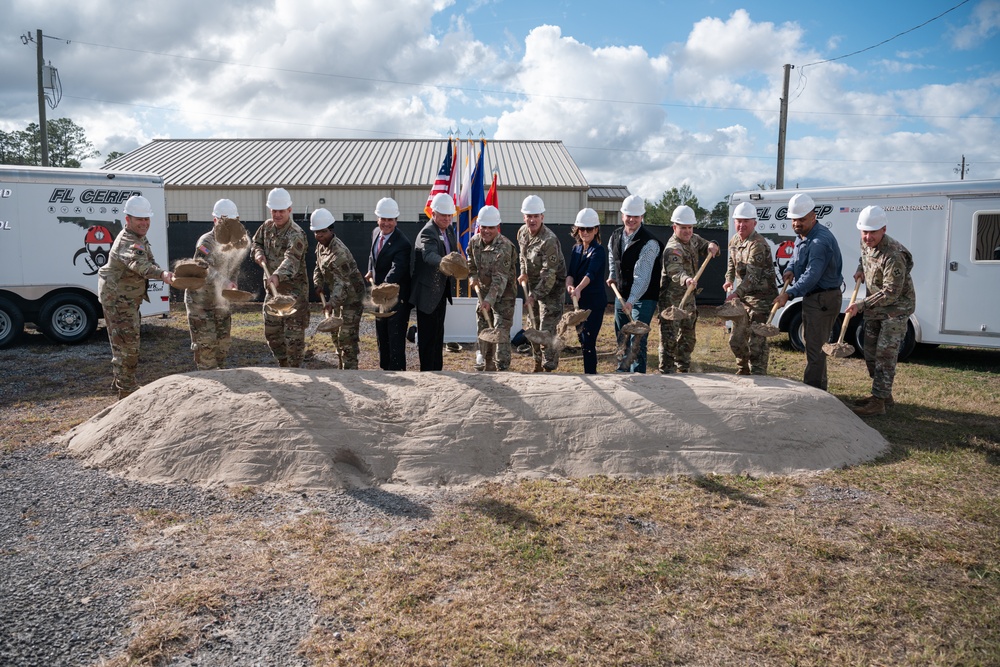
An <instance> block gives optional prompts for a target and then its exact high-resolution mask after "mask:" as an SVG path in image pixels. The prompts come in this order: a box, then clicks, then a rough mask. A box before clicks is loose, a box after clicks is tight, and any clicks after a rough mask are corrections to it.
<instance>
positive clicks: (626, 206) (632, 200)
mask: <svg viewBox="0 0 1000 667" xmlns="http://www.w3.org/2000/svg"><path fill="white" fill-rule="evenodd" d="M622 213H624V214H625V215H632V216H638V215H646V200H645V199H643V198H642V197H640V196H639V195H629V196H628V197H625V201H623V202H622Z"/></svg>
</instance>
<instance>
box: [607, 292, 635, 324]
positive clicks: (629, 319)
mask: <svg viewBox="0 0 1000 667" xmlns="http://www.w3.org/2000/svg"><path fill="white" fill-rule="evenodd" d="M611 289H612V290H614V292H615V296H616V297H618V300H619V301H621V302H622V303H625V297H623V296H622V293H621V292H619V291H618V285H616V284H615V283H611ZM622 312H623V313H625V317H627V318H628V321H629V322H634V321H635V320H633V319H632V313H628V312H625V311H624V310H623V311H622Z"/></svg>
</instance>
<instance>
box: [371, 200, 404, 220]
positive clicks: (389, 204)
mask: <svg viewBox="0 0 1000 667" xmlns="http://www.w3.org/2000/svg"><path fill="white" fill-rule="evenodd" d="M375 215H377V216H378V217H380V218H398V217H399V205H398V204H397V203H396V200H395V199H393V198H392V197H382V198H381V199H379V200H378V203H377V204H375Z"/></svg>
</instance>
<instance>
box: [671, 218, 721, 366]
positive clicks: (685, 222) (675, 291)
mask: <svg viewBox="0 0 1000 667" xmlns="http://www.w3.org/2000/svg"><path fill="white" fill-rule="evenodd" d="M670 220H671V221H672V222H673V223H674V225H673V229H674V233H673V235H672V236H671V237H670V238H669V239H668V240H667V245H666V246H665V247H664V248H663V262H662V265H663V268H662V271H661V274H660V301H659V309H660V310H661V311H663V310H664V309H666V308H669V307H670V306H678V307H679V306H680V305H681V301H683V300H684V293H685V292H686V291H687V289H688V288H689V287H693V288H695V289H697V288H698V281H697V280H695V279H694V274H696V273H697V272H698V267H699V266H700V265H701V263H702V262H703V261H704V260H705V257H707V256H708V255H709V254H711V255H712V256H713V257H717V256H718V255H719V245H718V244H717V243H716V242H715V241H708V240H706V239H704V238H702V237H701V236H698V235H697V234H695V233H694V223H695V216H694V211H693V210H692V209H691V207H689V206H683V205H682V206H678V207H677V208H675V209H674V212H673V213H672V214H671V216H670ZM684 310H686V311H688V312H690V313H691V316H690V317H687V318H682V319H678V320H664V319H662V318H660V372H661V373H664V374H667V373H673V372H674V370H676V371H677V372H678V373H687V372H688V371H689V370H690V368H691V353H692V352H693V351H694V345H695V342H696V338H695V324H697V322H698V305H697V304H696V303H695V298H694V295H692V297H691V298H689V299H688V301H687V303H686V304H684Z"/></svg>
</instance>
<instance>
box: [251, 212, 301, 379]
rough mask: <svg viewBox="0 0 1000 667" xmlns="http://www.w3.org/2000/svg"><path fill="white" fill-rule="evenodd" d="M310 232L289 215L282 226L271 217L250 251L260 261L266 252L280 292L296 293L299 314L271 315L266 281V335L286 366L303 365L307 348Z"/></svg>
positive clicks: (273, 350)
mask: <svg viewBox="0 0 1000 667" xmlns="http://www.w3.org/2000/svg"><path fill="white" fill-rule="evenodd" d="M308 248H309V243H308V241H307V240H306V233H305V232H304V231H302V228H301V227H299V226H298V224H297V223H296V222H295V221H294V220H291V219H289V221H288V223H287V224H286V225H285V226H284V228H283V229H278V228H277V226H275V224H274V221H273V220H271V219H270V218H269V219H268V220H266V221H265V222H264V224H263V225H261V226H260V227H259V228H258V229H257V231H256V233H254V235H253V243H252V244H251V249H250V253H251V256H252V257H253V258H254V261H257V257H258V255H260V254H263V256H264V258H265V261H266V263H267V270H268V271H270V272H271V274H272V275H276V276H278V279H279V280H280V281H281V283H282V285H281V288H280V292H281V293H283V294H286V295H288V296H292V297H295V308H296V311H295V314H294V315H289V316H288V317H278V316H276V315H270V314H268V312H267V307H268V305H269V304H270V303H271V301H273V297H272V296H271V292H270V290H268V289H267V286H266V285H265V296H264V338H265V339H266V340H267V346H268V347H269V348H271V353H272V354H274V358H275V359H277V360H278V363H279V364H280V365H282V366H293V367H299V366H301V365H302V357H303V356H304V355H305V349H306V327H307V326H308V325H309V275H308V273H307V270H306V250H307V249H308Z"/></svg>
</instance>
